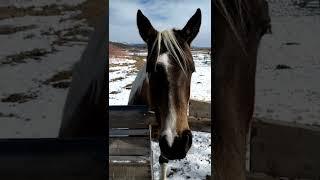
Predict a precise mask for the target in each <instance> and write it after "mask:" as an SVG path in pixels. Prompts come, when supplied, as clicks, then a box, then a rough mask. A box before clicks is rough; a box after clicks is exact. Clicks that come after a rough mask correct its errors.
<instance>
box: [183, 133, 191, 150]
mask: <svg viewBox="0 0 320 180" xmlns="http://www.w3.org/2000/svg"><path fill="white" fill-rule="evenodd" d="M182 142H183V144H184V151H185V153H187V152H188V151H189V149H190V148H191V145H192V133H191V131H190V130H186V131H184V132H183V133H182Z"/></svg>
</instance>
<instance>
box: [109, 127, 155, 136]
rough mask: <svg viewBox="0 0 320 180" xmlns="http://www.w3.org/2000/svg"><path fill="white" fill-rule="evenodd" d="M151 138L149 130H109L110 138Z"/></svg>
mask: <svg viewBox="0 0 320 180" xmlns="http://www.w3.org/2000/svg"><path fill="white" fill-rule="evenodd" d="M127 136H142V137H147V136H149V129H127V128H123V129H109V137H127Z"/></svg>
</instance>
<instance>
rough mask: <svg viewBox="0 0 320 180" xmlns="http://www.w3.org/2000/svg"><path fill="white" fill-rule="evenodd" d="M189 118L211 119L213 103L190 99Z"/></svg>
mask: <svg viewBox="0 0 320 180" xmlns="http://www.w3.org/2000/svg"><path fill="white" fill-rule="evenodd" d="M189 116H193V117H195V118H207V119H211V103H209V102H203V101H197V100H193V99H190V101H189Z"/></svg>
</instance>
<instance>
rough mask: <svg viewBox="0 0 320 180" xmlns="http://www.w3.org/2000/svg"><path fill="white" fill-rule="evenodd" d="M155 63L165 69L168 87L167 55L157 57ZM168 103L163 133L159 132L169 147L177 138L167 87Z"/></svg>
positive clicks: (172, 107)
mask: <svg viewBox="0 0 320 180" xmlns="http://www.w3.org/2000/svg"><path fill="white" fill-rule="evenodd" d="M157 63H160V64H163V65H164V67H165V71H166V72H167V73H166V74H167V78H168V81H169V86H170V84H171V83H172V82H171V77H170V74H169V73H168V70H169V67H170V66H171V65H170V63H169V56H168V53H163V54H161V55H160V56H159V58H158V61H157ZM168 96H169V99H168V100H169V102H168V106H169V107H168V109H169V111H168V115H167V117H166V119H165V123H164V127H163V131H162V132H161V135H162V136H164V135H166V139H167V141H168V144H169V146H170V147H171V146H172V144H173V141H174V138H175V137H176V136H177V132H176V119H177V115H176V111H175V109H174V105H173V95H172V91H171V88H170V87H169V95H168Z"/></svg>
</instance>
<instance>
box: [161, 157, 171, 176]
mask: <svg viewBox="0 0 320 180" xmlns="http://www.w3.org/2000/svg"><path fill="white" fill-rule="evenodd" d="M168 162H169V161H168V160H167V159H166V158H164V157H163V156H162V155H160V157H159V163H160V180H166V179H167V169H168Z"/></svg>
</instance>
